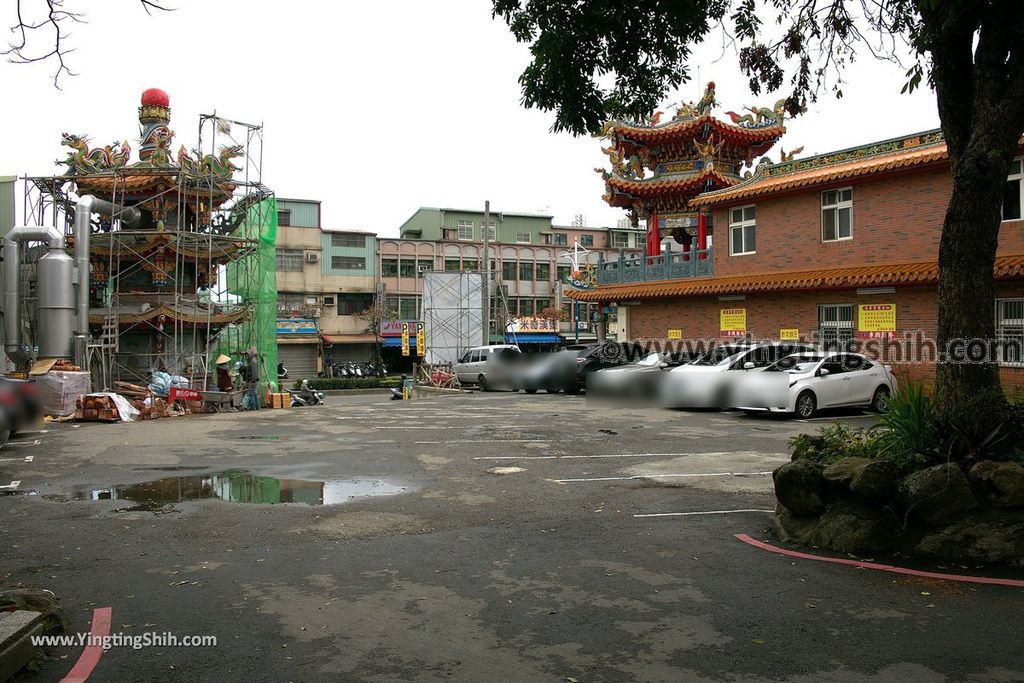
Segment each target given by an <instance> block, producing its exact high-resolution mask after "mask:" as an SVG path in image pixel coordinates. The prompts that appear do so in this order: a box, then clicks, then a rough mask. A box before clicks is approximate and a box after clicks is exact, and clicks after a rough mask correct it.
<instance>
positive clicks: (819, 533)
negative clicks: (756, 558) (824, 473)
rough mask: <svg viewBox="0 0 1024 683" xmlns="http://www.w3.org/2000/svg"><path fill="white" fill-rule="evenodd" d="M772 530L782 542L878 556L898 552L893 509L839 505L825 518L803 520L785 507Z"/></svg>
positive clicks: (896, 529) (835, 505)
mask: <svg viewBox="0 0 1024 683" xmlns="http://www.w3.org/2000/svg"><path fill="white" fill-rule="evenodd" d="M772 530H773V531H774V532H775V535H776V536H777V537H778V538H779V540H781V541H783V542H785V543H794V544H797V545H803V546H817V547H819V548H829V549H832V550H836V551H838V552H842V553H854V554H875V553H886V552H891V551H892V550H894V549H896V547H897V546H898V545H899V542H900V530H899V525H898V524H897V523H896V519H895V518H894V517H893V515H892V512H891V511H889V510H882V509H880V508H864V507H861V506H857V505H854V504H850V503H845V502H835V503H831V504H830V505H829V506H828V509H827V510H825V512H824V514H822V515H821V517H817V518H809V517H799V516H797V515H795V514H793V513H792V512H790V511H789V510H786V509H785V508H782V509H779V510H777V511H776V514H775V518H774V519H773V520H772Z"/></svg>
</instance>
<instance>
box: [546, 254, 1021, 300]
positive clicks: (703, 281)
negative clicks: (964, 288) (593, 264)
mask: <svg viewBox="0 0 1024 683" xmlns="http://www.w3.org/2000/svg"><path fill="white" fill-rule="evenodd" d="M993 276H994V277H995V278H997V279H1010V278H1022V277H1024V254H1021V255H1012V256H998V257H996V262H995V267H994V268H993ZM938 281H939V264H938V262H937V261H918V262H912V263H888V264H877V265H868V266H855V267H847V268H831V269H817V270H801V271H784V272H773V273H761V274H754V275H740V276H734V277H707V278H688V279H683V280H662V281H658V282H641V283H633V284H617V285H606V286H604V287H598V288H596V289H588V290H568V291H567V292H566V295H567V296H569V297H570V298H572V299H576V300H577V301H623V300H629V299H654V298H670V297H686V296H702V295H709V294H710V295H714V294H741V293H752V292H770V291H780V290H814V289H849V288H854V287H870V286H879V285H934V284H936V283H937V282H938Z"/></svg>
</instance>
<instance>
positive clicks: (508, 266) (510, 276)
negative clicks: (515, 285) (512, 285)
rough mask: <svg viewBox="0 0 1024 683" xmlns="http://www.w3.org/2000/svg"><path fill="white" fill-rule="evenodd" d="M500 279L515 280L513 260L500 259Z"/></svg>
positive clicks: (514, 263)
mask: <svg viewBox="0 0 1024 683" xmlns="http://www.w3.org/2000/svg"><path fill="white" fill-rule="evenodd" d="M501 279H502V280H508V281H510V282H515V280H516V262H515V261H502V262H501Z"/></svg>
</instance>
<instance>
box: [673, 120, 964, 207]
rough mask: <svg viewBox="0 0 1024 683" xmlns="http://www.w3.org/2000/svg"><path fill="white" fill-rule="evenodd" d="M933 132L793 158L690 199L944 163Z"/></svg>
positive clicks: (729, 197)
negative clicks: (740, 180) (841, 150)
mask: <svg viewBox="0 0 1024 683" xmlns="http://www.w3.org/2000/svg"><path fill="white" fill-rule="evenodd" d="M940 137H941V136H939V135H937V134H936V133H925V134H921V135H917V136H911V137H908V138H904V139H901V140H898V141H892V142H889V143H880V144H879V145H878V146H875V147H874V148H872V147H862V148H858V149H854V150H848V151H844V152H835V153H832V154H826V155H821V156H817V157H810V158H808V159H797V160H795V161H790V162H786V163H783V164H775V165H772V166H767V167H763V168H761V169H759V170H758V172H757V174H755V175H754V177H753V178H751V179H749V180H746V181H744V182H742V183H739V184H736V185H733V186H732V187H729V188H725V189H722V190H716V191H714V192H706V193H704V194H702V195H700V196H698V197H696V198H694V199H693V201H692V204H693V205H694V206H715V205H721V204H727V203H730V202H733V201H735V200H739V199H748V198H750V197H759V196H763V195H768V194H775V193H778V192H786V191H789V190H794V189H798V188H802V187H811V186H817V185H824V184H827V183H831V182H835V181H838V180H847V179H849V178H856V177H859V176H865V175H871V174H875V173H883V172H886V171H893V170H897V169H903V168H912V167H919V166H925V165H928V164H935V163H940V162H944V161H946V160H947V159H948V158H949V154H948V153H947V151H946V143H945V142H943V141H941V140H938V141H936V139H937V138H940Z"/></svg>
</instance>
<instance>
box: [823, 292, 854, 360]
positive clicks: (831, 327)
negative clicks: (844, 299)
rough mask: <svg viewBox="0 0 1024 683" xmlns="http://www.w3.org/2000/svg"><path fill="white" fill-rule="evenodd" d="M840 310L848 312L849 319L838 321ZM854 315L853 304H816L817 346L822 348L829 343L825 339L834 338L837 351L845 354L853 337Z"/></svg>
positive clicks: (828, 340)
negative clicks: (819, 345)
mask: <svg viewBox="0 0 1024 683" xmlns="http://www.w3.org/2000/svg"><path fill="white" fill-rule="evenodd" d="M840 310H842V311H846V312H849V317H850V319H849V320H840V319H839V318H840V315H839V312H840ZM854 313H855V311H854V310H853V304H847V303H840V304H818V344H821V345H822V347H823V348H824V347H825V346H826V345H827V344H828V343H829V342H830V341H831V339H827V338H826V337H833V336H834V337H835V342H836V344H837V346H838V350H840V351H842V352H846V351H847V350H848V349H849V345H850V342H852V341H853V337H854V317H853V316H854ZM829 318H834V319H833V320H830V319H829ZM827 350H835V349H827Z"/></svg>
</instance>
